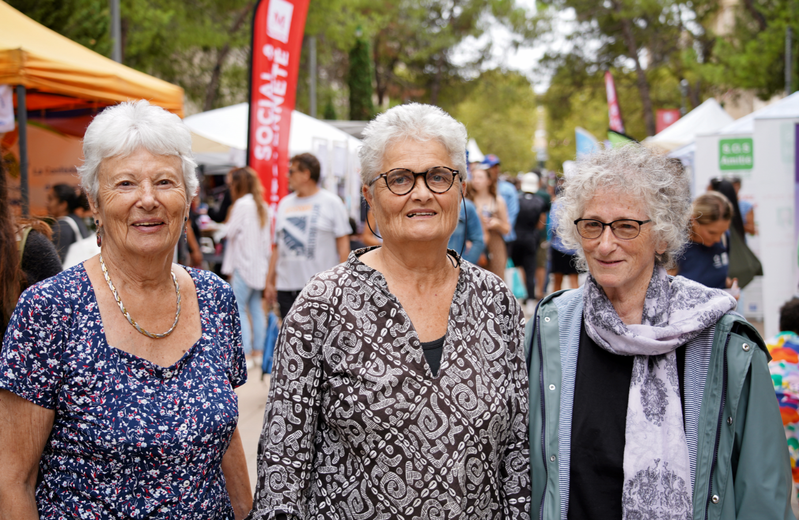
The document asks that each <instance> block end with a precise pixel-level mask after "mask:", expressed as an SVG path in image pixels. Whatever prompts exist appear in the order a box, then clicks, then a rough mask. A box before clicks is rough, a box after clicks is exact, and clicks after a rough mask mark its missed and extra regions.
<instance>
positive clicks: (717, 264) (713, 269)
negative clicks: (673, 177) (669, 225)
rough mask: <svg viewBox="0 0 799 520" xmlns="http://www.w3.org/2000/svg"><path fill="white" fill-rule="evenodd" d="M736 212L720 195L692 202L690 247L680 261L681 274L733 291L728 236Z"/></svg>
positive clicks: (705, 196)
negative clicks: (729, 273) (728, 273)
mask: <svg viewBox="0 0 799 520" xmlns="http://www.w3.org/2000/svg"><path fill="white" fill-rule="evenodd" d="M733 212H734V209H733V206H732V203H731V202H730V201H729V199H727V197H725V196H724V195H722V194H721V193H719V192H717V191H708V192H707V193H703V194H702V195H700V196H699V197H697V199H696V200H695V201H694V202H693V206H692V215H691V230H690V236H689V241H688V245H687V246H686V247H685V250H684V251H683V253H682V256H681V257H679V258H678V260H677V269H675V270H670V271H669V274H679V275H680V276H684V277H685V278H688V279H689V280H693V281H695V282H699V283H701V284H703V285H705V286H707V287H710V288H713V289H726V288H728V287H731V285H732V280H730V279H729V278H728V277H727V272H728V271H729V266H730V257H729V234H728V231H729V229H730V222H732V215H733Z"/></svg>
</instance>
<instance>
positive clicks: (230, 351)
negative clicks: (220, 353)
mask: <svg viewBox="0 0 799 520" xmlns="http://www.w3.org/2000/svg"><path fill="white" fill-rule="evenodd" d="M219 284H220V286H221V287H220V288H219V293H220V298H219V302H220V303H219V305H220V307H221V308H220V312H221V313H222V320H223V324H224V326H223V329H222V331H221V333H222V335H223V337H222V338H220V342H221V343H222V344H223V345H225V347H226V349H227V356H226V358H227V360H228V364H227V377H228V381H230V384H231V386H232V387H233V388H238V387H240V386H241V385H243V384H244V383H246V382H247V358H246V356H245V355H244V347H243V346H242V341H241V322H240V321H239V310H238V306H237V305H236V297H235V296H233V290H232V289H231V288H230V285H228V284H227V283H225V282H224V281H222V280H219Z"/></svg>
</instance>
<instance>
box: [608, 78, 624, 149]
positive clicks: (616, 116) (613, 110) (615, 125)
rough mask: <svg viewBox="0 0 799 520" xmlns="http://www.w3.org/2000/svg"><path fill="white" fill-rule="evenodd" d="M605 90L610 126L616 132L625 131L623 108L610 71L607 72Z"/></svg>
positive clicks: (621, 132)
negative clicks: (622, 117)
mask: <svg viewBox="0 0 799 520" xmlns="http://www.w3.org/2000/svg"><path fill="white" fill-rule="evenodd" d="M605 90H606V91H607V95H608V119H609V127H610V129H611V130H613V131H614V132H619V133H620V134H623V133H624V123H623V122H622V120H621V108H619V100H618V98H617V97H616V84H615V83H614V82H613V76H612V75H611V74H610V72H605Z"/></svg>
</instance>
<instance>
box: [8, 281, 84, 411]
mask: <svg viewBox="0 0 799 520" xmlns="http://www.w3.org/2000/svg"><path fill="white" fill-rule="evenodd" d="M56 289H57V284H56V283H48V282H45V283H43V284H38V285H35V286H33V287H31V288H29V289H28V290H26V291H25V292H24V293H22V296H21V297H20V300H19V302H18V303H17V306H16V308H15V309H14V314H13V315H12V316H11V321H10V322H9V324H8V328H7V329H6V334H5V337H4V338H3V350H2V353H1V354H0V388H5V389H6V390H9V391H11V392H13V393H14V394H16V395H18V396H20V397H22V398H24V399H27V400H28V401H30V402H32V403H34V404H36V405H39V406H42V407H44V408H49V409H51V410H52V409H55V407H56V403H57V400H58V391H59V388H60V386H61V382H62V380H63V377H64V364H65V363H63V362H62V356H63V353H64V344H65V342H66V341H67V340H68V338H69V333H68V327H69V324H70V323H71V321H72V320H71V314H72V309H71V307H70V306H69V305H68V304H65V303H64V302H63V301H59V299H57V298H56V297H54V295H55V294H56ZM50 293H52V294H50Z"/></svg>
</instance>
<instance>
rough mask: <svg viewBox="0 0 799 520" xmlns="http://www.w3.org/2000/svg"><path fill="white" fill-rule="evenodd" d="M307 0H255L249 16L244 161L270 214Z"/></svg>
mask: <svg viewBox="0 0 799 520" xmlns="http://www.w3.org/2000/svg"><path fill="white" fill-rule="evenodd" d="M308 2H309V0H259V2H258V3H257V4H256V6H255V14H254V17H253V31H252V61H251V67H250V117H249V132H248V139H247V145H248V148H247V164H248V165H250V166H251V167H252V168H253V169H255V171H256V172H258V176H259V177H260V179H261V183H262V184H263V186H264V198H265V200H266V202H267V203H268V204H269V206H270V210H271V211H272V215H275V214H276V212H277V203H278V202H280V199H281V198H282V197H284V196H285V195H286V194H287V193H288V168H289V164H288V161H289V156H288V154H289V130H290V126H291V111H292V110H294V103H295V101H296V97H297V72H298V70H299V66H300V52H301V50H302V36H303V33H304V31H305V17H306V15H307V14H308Z"/></svg>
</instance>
